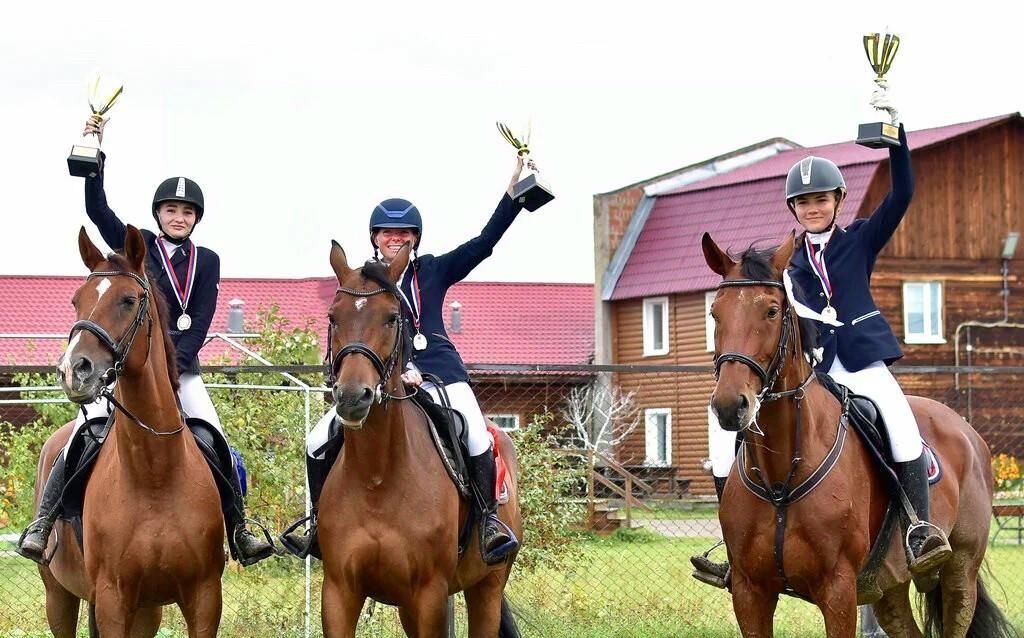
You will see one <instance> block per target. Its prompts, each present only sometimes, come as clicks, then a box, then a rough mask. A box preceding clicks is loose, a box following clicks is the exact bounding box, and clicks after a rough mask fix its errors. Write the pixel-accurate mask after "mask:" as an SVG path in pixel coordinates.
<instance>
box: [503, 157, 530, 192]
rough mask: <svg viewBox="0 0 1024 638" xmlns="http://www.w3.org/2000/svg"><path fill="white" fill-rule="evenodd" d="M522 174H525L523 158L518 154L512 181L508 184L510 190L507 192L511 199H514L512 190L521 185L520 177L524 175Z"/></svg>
mask: <svg viewBox="0 0 1024 638" xmlns="http://www.w3.org/2000/svg"><path fill="white" fill-rule="evenodd" d="M531 163H532V162H531ZM522 173H523V156H522V155H518V154H517V155H516V167H515V168H514V169H513V170H512V179H510V180H509V182H508V190H507V191H505V192H507V193H508V196H509V197H512V189H513V188H514V187H515V185H516V184H517V183H519V176H520V175H522Z"/></svg>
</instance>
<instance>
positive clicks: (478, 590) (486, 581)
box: [463, 571, 505, 638]
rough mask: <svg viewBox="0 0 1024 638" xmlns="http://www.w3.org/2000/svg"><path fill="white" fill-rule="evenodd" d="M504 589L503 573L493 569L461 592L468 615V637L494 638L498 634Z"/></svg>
mask: <svg viewBox="0 0 1024 638" xmlns="http://www.w3.org/2000/svg"><path fill="white" fill-rule="evenodd" d="M504 589H505V575H504V573H503V572H500V571H494V572H491V573H489V574H487V576H485V577H484V578H483V579H481V580H480V581H479V582H477V583H476V584H474V585H473V586H472V587H469V588H467V589H466V590H465V591H464V592H463V594H464V595H465V597H466V613H467V615H468V616H469V638H494V637H495V636H497V635H498V627H499V625H500V624H501V594H502V591H503V590H504Z"/></svg>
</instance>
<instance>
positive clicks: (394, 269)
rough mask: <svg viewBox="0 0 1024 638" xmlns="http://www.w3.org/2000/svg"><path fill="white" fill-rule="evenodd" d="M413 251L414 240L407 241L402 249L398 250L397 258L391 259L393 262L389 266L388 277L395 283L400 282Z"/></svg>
mask: <svg viewBox="0 0 1024 638" xmlns="http://www.w3.org/2000/svg"><path fill="white" fill-rule="evenodd" d="M411 253H412V242H411V241H407V242H405V244H404V245H403V246H402V249H401V250H399V251H398V254H397V255H395V258H394V259H392V260H391V264H390V265H389V266H388V279H390V280H391V281H392V282H394V283H396V284H397V283H398V280H399V279H401V277H402V273H403V272H405V268H406V266H408V265H409V255H410V254H411Z"/></svg>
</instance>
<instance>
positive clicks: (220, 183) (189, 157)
mask: <svg viewBox="0 0 1024 638" xmlns="http://www.w3.org/2000/svg"><path fill="white" fill-rule="evenodd" d="M8 5H10V6H5V9H4V16H3V21H2V24H0V86H3V87H4V91H3V97H2V98H0V117H2V121H3V123H4V124H5V126H4V135H2V136H0V141H2V142H0V144H2V146H0V149H2V151H3V152H0V180H2V183H3V185H4V189H3V199H4V208H5V209H6V210H5V211H4V213H3V218H4V222H5V223H4V229H3V232H2V233H0V274H82V273H84V266H82V264H81V260H80V258H79V256H78V254H77V247H76V246H77V244H76V236H77V232H78V228H79V226H81V225H82V224H85V225H86V227H87V228H88V229H89V230H90V231H91V232H92V236H93V238H94V239H95V240H97V241H100V239H99V236H98V233H97V232H96V230H95V228H94V227H92V226H91V224H89V222H88V219H87V217H86V215H85V209H84V204H83V198H82V180H81V179H80V178H74V177H71V176H69V175H68V172H67V164H66V161H65V160H66V157H67V154H68V152H69V150H70V148H71V145H72V144H73V143H75V142H76V140H77V139H78V134H79V132H80V130H81V127H82V125H83V123H84V121H85V119H86V117H87V116H88V115H89V109H88V106H87V103H86V88H85V87H86V79H87V78H88V76H89V75H90V74H91V73H92V72H95V71H99V72H100V73H102V74H104V75H105V76H108V77H116V78H120V79H121V81H122V82H123V83H124V86H125V90H124V95H123V96H122V98H121V100H120V102H119V103H118V104H117V105H116V106H115V107H114V109H113V110H112V111H111V113H110V116H111V120H110V122H109V124H108V126H107V131H106V136H105V139H104V149H105V151H106V153H107V155H108V163H107V173H106V188H107V195H108V199H109V201H110V204H111V206H112V208H113V209H114V210H115V211H116V212H117V213H118V214H119V215H120V216H121V218H122V219H123V220H124V221H125V222H129V223H135V224H137V225H141V226H143V227H149V228H154V227H155V224H154V223H153V220H152V218H151V217H150V212H149V211H150V202H151V200H152V194H153V191H154V189H155V188H156V186H157V184H158V183H159V182H160V181H161V180H162V179H164V178H165V177H169V176H177V175H185V176H188V177H191V178H193V179H195V180H196V181H197V182H198V183H199V184H200V185H201V186H202V188H203V190H204V192H205V195H206V216H205V218H204V220H203V221H202V223H201V224H200V225H199V227H198V229H197V231H196V233H195V235H194V239H195V240H196V242H197V243H198V244H200V245H203V246H208V247H210V248H212V249H214V250H216V251H217V252H218V253H219V254H220V256H221V273H222V276H229V277H308V276H328V275H330V273H331V271H330V267H329V264H328V254H329V249H330V240H331V239H336V240H338V241H339V242H341V244H342V246H344V247H345V248H346V250H347V252H348V254H349V257H350V259H352V260H356V259H363V258H366V257H368V256H369V255H370V251H371V249H370V245H369V243H368V233H367V228H366V225H367V220H368V217H369V214H370V212H371V210H372V209H373V207H374V205H375V204H376V203H377V202H378V201H380V200H382V199H385V198H388V197H405V198H407V199H410V200H412V201H413V202H415V203H416V204H417V205H418V207H419V209H420V211H421V212H422V214H423V216H424V219H425V229H424V238H423V243H422V247H421V249H422V251H423V252H431V253H442V252H445V251H447V250H451V249H452V248H454V247H455V246H458V245H459V244H461V243H462V242H464V241H466V240H468V239H470V238H472V237H474V236H476V234H478V233H479V231H480V230H481V229H482V228H483V225H484V224H485V223H486V221H487V219H488V217H489V215H490V214H491V212H492V211H493V209H494V206H495V205H496V204H497V202H498V200H499V198H500V195H501V193H502V192H503V191H504V189H505V187H506V186H507V184H508V180H509V176H510V174H511V170H512V166H513V163H514V159H515V151H514V150H513V149H512V148H511V147H510V146H509V145H508V144H507V143H506V142H505V141H504V140H503V139H502V138H501V136H500V135H499V134H498V132H497V131H496V129H495V125H494V123H495V121H496V120H502V121H505V122H507V123H508V124H509V125H510V126H512V128H513V129H522V128H524V127H525V124H526V123H527V122H530V123H532V130H533V139H532V140H531V142H532V143H531V147H532V149H533V151H534V157H535V159H536V161H537V164H538V166H539V167H540V169H541V171H542V175H543V177H544V179H545V180H546V181H547V182H548V183H549V184H550V186H551V187H552V189H553V190H554V192H555V195H556V199H555V201H553V202H551V203H550V204H548V205H547V206H545V207H543V208H541V209H540V210H538V211H536V212H533V213H529V212H523V213H522V214H521V215H520V217H519V218H518V219H517V220H516V222H515V223H514V224H513V226H512V227H511V228H510V229H509V231H508V232H507V233H506V235H505V237H504V238H503V239H502V241H501V243H500V244H499V245H498V247H497V248H496V249H495V251H494V254H493V256H492V257H491V258H489V259H488V260H487V261H485V262H484V263H483V264H481V265H480V266H479V267H478V268H477V269H476V270H475V271H474V272H473V273H472V274H471V275H470V277H469V279H470V280H476V281H570V282H588V281H589V282H592V281H593V280H594V272H593V195H594V194H595V193H601V192H606V191H609V190H614V189H616V188H619V187H621V186H624V185H627V184H630V183H633V182H636V181H639V180H642V179H645V178H647V177H650V176H653V175H657V174H660V173H663V172H667V171H671V170H673V169H676V168H679V167H681V166H685V165H688V164H691V163H694V162H698V161H700V160H702V159H705V158H708V157H712V156H715V155H719V154H722V153H726V152H728V151H731V150H733V149H736V148H740V147H743V146H747V145H749V144H752V143H755V142H757V141H761V140H764V139H767V138H770V137H776V136H780V137H786V138H789V139H791V140H794V141H796V142H798V143H800V144H803V145H806V146H810V145H815V144H824V143H829V142H835V141H841V140H848V139H851V138H853V137H854V136H855V134H856V129H857V124H858V123H861V122H868V121H878V120H879V119H882V117H881V114H877V113H875V112H873V111H872V110H871V108H870V107H869V106H868V105H867V102H868V99H869V97H870V95H871V91H872V89H873V86H874V85H873V83H872V82H871V80H872V77H873V74H872V72H871V70H870V68H869V65H868V63H867V59H866V57H865V55H864V51H863V48H862V45H861V36H862V35H863V34H864V33H866V32H869V31H879V30H882V31H884V30H885V29H886V28H889V29H891V30H893V31H895V32H897V33H899V34H900V36H901V38H902V45H901V48H900V50H899V53H898V55H897V57H896V60H895V62H894V64H893V67H892V71H891V72H890V74H889V76H888V77H889V79H890V84H891V87H892V90H891V95H892V101H893V102H894V104H895V105H896V106H897V107H898V108H899V109H900V112H901V114H902V116H903V120H904V122H905V123H906V125H907V126H908V128H910V129H915V128H926V127H932V126H940V125H944V124H951V123H955V122H960V121H966V120H972V119H979V118H983V117H989V116H993V115H998V114H1004V113H1010V112H1015V111H1020V110H1022V109H1024V83H1022V82H1021V81H1020V66H1021V62H1022V57H1024V44H1022V43H1021V37H1020V34H1019V32H1018V31H1019V24H1020V15H1019V14H1020V12H1021V10H1020V9H1018V15H1017V16H1013V15H1012V13H1011V11H1010V10H1009V7H1011V6H1012V3H1003V2H991V1H989V0H976V1H974V2H971V3H969V4H965V3H956V4H954V3H949V4H943V3H941V2H931V3H928V4H927V5H925V4H924V3H904V2H895V1H894V2H888V3H857V4H852V3H824V2H799V3H788V2H787V3H780V2H768V1H763V2H756V3H755V2H751V3H746V2H723V3H689V2H686V3H684V2H678V1H677V2H646V1H642V0H634V1H633V2H628V3H621V2H620V3H606V2H587V3H582V2H580V3H569V2H554V1H552V0H548V1H547V2H532V1H520V2H513V3H500V4H499V3H489V2H479V1H476V2H433V3H425V2H415V3H413V2H408V3H407V2H366V3H357V4H355V3H339V2H332V3H305V2H292V3H274V4H269V3H267V4H264V3H259V2H250V3H245V4H242V3H217V2H209V1H207V2H192V1H190V0H187V1H183V2H174V3H161V4H159V5H158V4H155V3H145V2H121V1H120V0H115V1H109V2H108V1H104V2H100V3H91V4H83V3H80V2H76V3H70V2H63V1H59V2H47V3H41V2H36V3H29V2H21V3H15V4H13V5H12V4H11V3H8ZM780 205H781V200H780ZM694 249H695V250H697V249H698V248H697V247H696V246H695V247H694Z"/></svg>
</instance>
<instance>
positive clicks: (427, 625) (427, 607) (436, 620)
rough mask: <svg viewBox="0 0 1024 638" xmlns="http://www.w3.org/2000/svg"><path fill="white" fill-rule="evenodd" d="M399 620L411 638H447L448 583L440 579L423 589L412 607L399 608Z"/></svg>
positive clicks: (414, 599) (413, 601)
mask: <svg viewBox="0 0 1024 638" xmlns="http://www.w3.org/2000/svg"><path fill="white" fill-rule="evenodd" d="M398 618H399V620H401V621H402V628H403V629H405V633H406V634H407V635H408V636H409V638H446V637H447V635H448V583H446V582H443V581H441V580H440V579H438V580H435V581H434V582H432V583H429V584H427V585H425V586H424V587H422V588H421V589H420V590H419V591H417V592H416V593H415V595H414V596H413V600H412V603H411V604H410V605H408V606H405V607H399V608H398ZM491 635H492V636H494V635H496V634H491Z"/></svg>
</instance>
